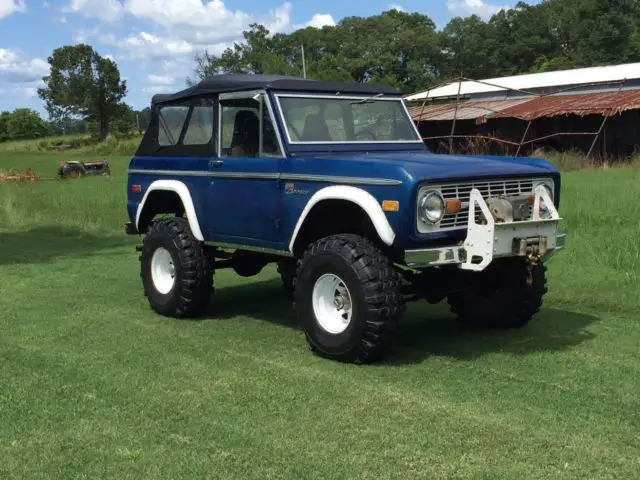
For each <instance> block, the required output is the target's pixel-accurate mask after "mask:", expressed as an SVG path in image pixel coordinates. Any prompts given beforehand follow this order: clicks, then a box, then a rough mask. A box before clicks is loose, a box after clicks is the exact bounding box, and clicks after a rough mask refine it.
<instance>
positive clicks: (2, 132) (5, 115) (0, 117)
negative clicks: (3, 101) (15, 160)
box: [0, 112, 11, 142]
mask: <svg viewBox="0 0 640 480" xmlns="http://www.w3.org/2000/svg"><path fill="white" fill-rule="evenodd" d="M10 117H11V113H10V112H0V142H4V141H6V140H9V138H10V137H9V118H10Z"/></svg>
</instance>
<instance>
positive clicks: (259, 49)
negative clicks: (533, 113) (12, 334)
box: [0, 0, 640, 140]
mask: <svg viewBox="0 0 640 480" xmlns="http://www.w3.org/2000/svg"><path fill="white" fill-rule="evenodd" d="M303 49H304V66H303V56H302V51H303ZM638 58H640V0H572V1H570V2H569V1H566V0H543V1H542V2H540V3H538V4H535V5H530V4H527V3H526V2H520V3H518V4H517V5H516V6H515V7H514V8H512V9H509V10H503V11H501V12H499V13H497V14H495V15H493V16H492V17H491V18H490V19H488V20H483V19H482V18H480V17H478V16H470V17H466V18H460V17H457V18H453V19H452V20H451V21H450V22H449V23H448V24H447V25H446V26H445V27H444V28H442V29H441V30H438V29H437V27H436V25H435V23H434V21H433V20H432V19H431V18H429V17H428V16H427V15H423V14H420V13H406V12H401V11H398V10H389V11H386V12H383V13H381V14H379V15H374V16H370V17H346V18H343V19H342V20H341V21H340V22H339V23H338V24H336V25H335V26H325V27H323V28H319V29H318V28H313V27H307V28H302V29H299V30H296V31H294V32H292V33H288V34H287V33H276V34H272V33H271V32H269V30H268V29H267V28H266V27H265V26H263V25H259V24H252V25H250V27H249V29H248V30H247V31H245V32H243V40H242V41H241V42H237V43H234V45H233V46H232V47H230V48H227V49H226V50H224V51H223V52H222V53H221V54H219V55H215V54H211V53H209V52H208V51H204V52H203V53H201V54H197V55H196V57H195V66H194V67H195V68H194V74H195V77H194V78H187V81H186V83H187V85H192V84H194V83H196V82H198V81H199V80H201V79H203V78H205V77H208V76H210V75H215V74H219V73H255V74H283V75H296V76H301V75H302V74H303V71H305V70H306V74H307V77H308V78H313V79H318V80H337V81H349V82H379V83H387V84H391V85H393V86H395V87H396V88H398V89H399V90H400V91H401V92H403V93H412V92H416V91H419V90H423V89H427V88H429V87H432V86H434V85H437V84H440V83H442V82H445V81H448V80H452V79H456V78H459V77H461V76H463V77H467V78H475V79H482V78H491V77H500V76H508V75H517V74H524V73H536V72H545V71H552V70H559V69H568V68H580V67H589V66H595V65H610V64H618V63H626V62H633V61H638ZM48 61H49V64H50V66H51V72H50V74H49V75H48V76H46V77H44V78H43V81H44V84H45V86H44V87H43V88H41V89H39V90H38V94H39V96H40V98H41V99H42V100H43V101H44V102H45V107H46V110H47V113H48V115H49V119H50V120H49V122H48V123H47V128H48V130H47V132H51V129H54V131H55V132H60V131H65V132H67V131H68V132H71V131H73V129H74V128H82V129H84V131H86V132H90V133H91V134H92V136H94V137H95V138H96V139H97V140H101V139H104V138H105V137H106V136H107V135H108V134H109V133H114V134H120V135H125V134H129V133H131V132H132V131H135V130H136V129H137V127H138V124H140V128H141V129H142V130H144V128H146V125H147V122H148V114H149V110H148V109H145V110H143V111H141V112H135V111H134V110H133V109H132V108H131V107H130V106H128V105H127V104H126V103H125V102H124V101H123V99H124V97H125V95H126V92H127V85H126V82H125V81H124V80H122V79H121V78H120V72H119V70H118V66H117V64H116V63H115V62H114V61H113V60H111V59H109V58H105V57H102V56H100V55H99V54H98V53H97V52H96V51H95V50H94V49H93V48H92V47H91V46H90V45H84V44H79V45H72V46H63V47H60V48H58V49H56V50H54V52H53V54H52V55H51V56H50V57H49V59H48ZM24 110H25V109H18V110H16V111H15V112H13V113H8V112H5V113H3V114H2V115H3V116H2V117H0V118H5V117H7V118H8V117H9V116H11V117H12V118H15V120H14V121H13V122H9V121H8V120H0V140H2V138H3V135H4V138H14V137H15V136H16V135H21V136H23V137H26V138H29V136H34V135H36V136H38V135H42V134H44V133H43V132H44V129H43V128H42V124H41V123H39V122H38V121H36V119H35V117H34V114H35V112H33V111H28V112H27V111H24ZM35 115H37V114H35ZM141 117H142V122H140V118H141ZM78 122H80V123H78ZM9 125H12V126H11V127H9ZM67 128H69V130H67ZM3 129H4V130H3ZM3 132H4V133H3ZM127 132H128V133H127Z"/></svg>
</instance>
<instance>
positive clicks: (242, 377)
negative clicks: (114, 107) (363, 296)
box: [0, 155, 640, 480]
mask: <svg viewBox="0 0 640 480" xmlns="http://www.w3.org/2000/svg"><path fill="white" fill-rule="evenodd" d="M58 159H59V157H56V156H49V157H46V156H40V155H31V156H29V155H20V156H18V155H8V156H7V155H5V156H4V157H1V158H0V168H4V169H8V168H10V167H18V168H20V169H22V170H26V168H27V167H28V166H32V167H33V168H34V169H36V170H37V171H38V173H41V171H42V170H43V169H46V168H49V165H51V168H52V169H53V170H54V172H55V168H56V166H57V162H58V161H59V160H58ZM109 159H110V160H111V161H112V162H113V165H114V167H113V171H114V175H113V176H112V177H111V178H87V179H84V180H79V181H42V182H39V183H36V184H23V185H0V292H2V295H1V297H0V328H1V329H2V336H1V337H0V356H1V358H0V361H1V362H2V368H1V369H0V458H1V459H2V460H1V461H0V478H2V479H14V478H15V479H18V478H19V479H26V478H28V479H39V478H43V479H44V478H47V479H51V478H60V479H73V478H114V479H126V478H132V479H133V478H135V479H140V478H149V479H161V478H162V479H164V478H180V479H182V478H199V479H200V478H224V479H235V478H237V479H243V480H244V479H254V478H255V479H267V478H291V479H301V478H305V479H307V478H309V479H316V478H317V479H320V478H322V479H325V478H331V479H350V480H351V479H365V478H366V479H380V478H399V479H400V478H401V479H408V478H425V479H434V478H491V479H498V478H500V479H509V480H513V479H522V478H536V479H538V478H548V479H558V478H568V479H574V478H589V479H599V480H602V479H622V478H625V479H626V478H629V479H630V478H638V477H639V476H640V456H639V455H638V452H639V449H640V438H639V436H638V432H640V417H639V413H638V412H640V400H639V398H640V397H639V394H640V380H639V379H640V362H639V361H638V358H639V357H638V348H639V346H640V325H639V324H638V311H639V310H640V281H639V278H638V277H639V272H640V242H639V241H638V238H640V214H639V213H638V211H637V210H636V209H635V207H634V206H633V200H634V199H636V198H637V197H638V193H637V192H638V185H639V183H640V172H639V171H634V170H615V169H612V170H605V171H588V172H571V173H568V174H565V175H564V177H563V178H564V185H563V198H562V202H561V208H560V211H561V214H562V215H563V216H564V217H565V219H566V221H565V229H566V231H567V232H568V234H569V237H568V245H567V250H566V251H565V252H563V253H561V254H559V255H558V256H557V257H556V258H554V259H553V260H552V261H551V262H550V264H549V287H550V292H549V295H548V296H547V297H546V303H545V308H544V309H543V311H542V312H541V313H540V314H539V315H538V316H537V317H536V319H535V321H534V322H533V323H532V324H531V325H530V326H528V327H527V328H525V329H522V330H520V331H515V332H500V333H495V332H490V331H486V332H469V331H465V330H463V329H461V328H459V327H458V326H457V325H456V323H455V322H454V321H453V320H454V319H453V317H452V316H451V315H450V314H449V313H448V311H447V310H446V309H445V308H444V306H442V305H438V306H429V305H427V304H411V305H410V308H409V311H408V313H407V316H406V318H405V322H404V324H403V329H402V331H401V333H400V335H399V337H398V339H397V342H396V344H395V347H394V349H393V350H392V351H391V352H390V355H389V356H388V357H387V360H385V361H383V362H381V363H377V364H374V365H368V366H353V365H342V364H338V363H334V362H330V361H327V360H322V359H319V358H316V357H315V356H313V355H312V354H311V353H310V352H308V351H307V349H306V347H305V344H304V341H303V337H302V334H301V332H300V331H299V330H298V329H297V327H296V324H295V319H294V317H293V314H292V313H293V312H292V309H291V306H290V304H289V303H288V300H287V298H286V297H285V296H284V295H283V294H282V291H281V287H280V281H279V279H278V278H277V275H276V273H275V271H274V269H273V268H268V269H266V270H265V271H264V272H263V273H262V274H261V275H260V276H258V277H255V278H252V279H241V278H239V277H237V276H235V275H234V274H233V273H231V272H227V271H222V272H220V273H218V274H216V278H215V283H216V293H215V294H214V297H213V301H212V305H211V308H210V311H209V315H208V316H207V318H205V319H203V320H200V321H196V322H193V321H178V320H171V319H166V318H161V317H158V316H156V315H154V314H153V313H152V312H151V311H150V310H149V308H148V306H147V303H146V301H145V299H144V298H143V296H142V290H141V285H140V280H139V276H138V275H139V264H138V253H137V252H136V251H135V249H134V245H135V244H136V242H137V240H138V239H135V238H130V237H127V236H125V235H124V233H123V231H122V225H123V223H124V222H125V221H126V216H125V215H126V214H125V206H124V202H125V189H124V187H125V176H124V172H125V168H126V161H127V158H124V157H112V158H109ZM54 174H55V173H54ZM54 174H53V175H54ZM41 175H44V173H41Z"/></svg>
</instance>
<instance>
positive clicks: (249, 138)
mask: <svg viewBox="0 0 640 480" xmlns="http://www.w3.org/2000/svg"><path fill="white" fill-rule="evenodd" d="M262 100H263V101H266V99H265V98H264V97H262ZM260 103H261V102H260V101H259V100H256V99H254V98H252V97H249V98H233V99H226V100H220V156H221V157H228V156H234V157H257V156H281V154H282V152H281V151H280V147H279V145H278V139H277V134H276V130H275V126H274V124H273V121H272V119H271V116H270V115H269V110H268V108H267V106H266V104H263V105H262V106H261V105H260ZM261 107H262V108H261ZM261 112H262V119H261ZM261 120H262V121H261ZM261 127H262V128H261Z"/></svg>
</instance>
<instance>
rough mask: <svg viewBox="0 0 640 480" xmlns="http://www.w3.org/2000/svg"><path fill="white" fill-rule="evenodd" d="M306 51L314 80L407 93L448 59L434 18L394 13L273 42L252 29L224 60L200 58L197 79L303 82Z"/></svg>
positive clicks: (297, 33) (306, 30) (206, 55)
mask: <svg viewBox="0 0 640 480" xmlns="http://www.w3.org/2000/svg"><path fill="white" fill-rule="evenodd" d="M303 46H304V52H305V60H306V67H307V74H308V77H310V78H314V79H321V80H343V81H353V82H379V81H384V82H386V83H392V84H394V85H396V86H397V87H398V88H400V89H402V90H404V91H411V90H412V89H415V88H417V87H419V86H422V85H423V84H424V83H427V82H430V81H433V79H434V78H435V76H436V75H437V73H438V69H439V67H440V66H441V63H442V60H443V58H444V57H443V55H442V53H441V51H440V48H439V38H438V34H437V32H436V29H435V24H434V23H433V21H432V20H431V19H429V17H426V16H424V15H421V14H418V13H413V14H408V13H404V12H399V11H397V10H390V11H387V12H384V13H382V14H380V15H376V16H373V17H368V18H363V17H348V18H345V19H343V20H342V21H341V22H340V23H339V24H338V25H336V26H326V27H323V28H321V29H318V28H313V27H307V28H303V29H299V30H297V31H295V32H293V33H291V34H276V35H273V36H272V35H270V32H269V31H268V30H267V29H266V28H265V27H264V26H262V25H257V24H253V25H251V26H250V29H249V30H248V31H246V32H244V40H243V42H241V43H236V44H234V45H233V47H231V48H228V49H227V50H225V51H224V52H223V53H222V54H221V55H219V56H216V55H211V54H209V53H208V52H204V54H201V55H197V56H196V69H195V70H196V76H197V79H202V78H205V77H208V76H211V75H215V74H218V73H225V72H229V73H239V72H248V73H263V74H286V75H297V76H301V75H302V72H303V68H302V52H301V49H302V47H303ZM189 83H190V84H193V83H194V81H192V80H190V81H189Z"/></svg>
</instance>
